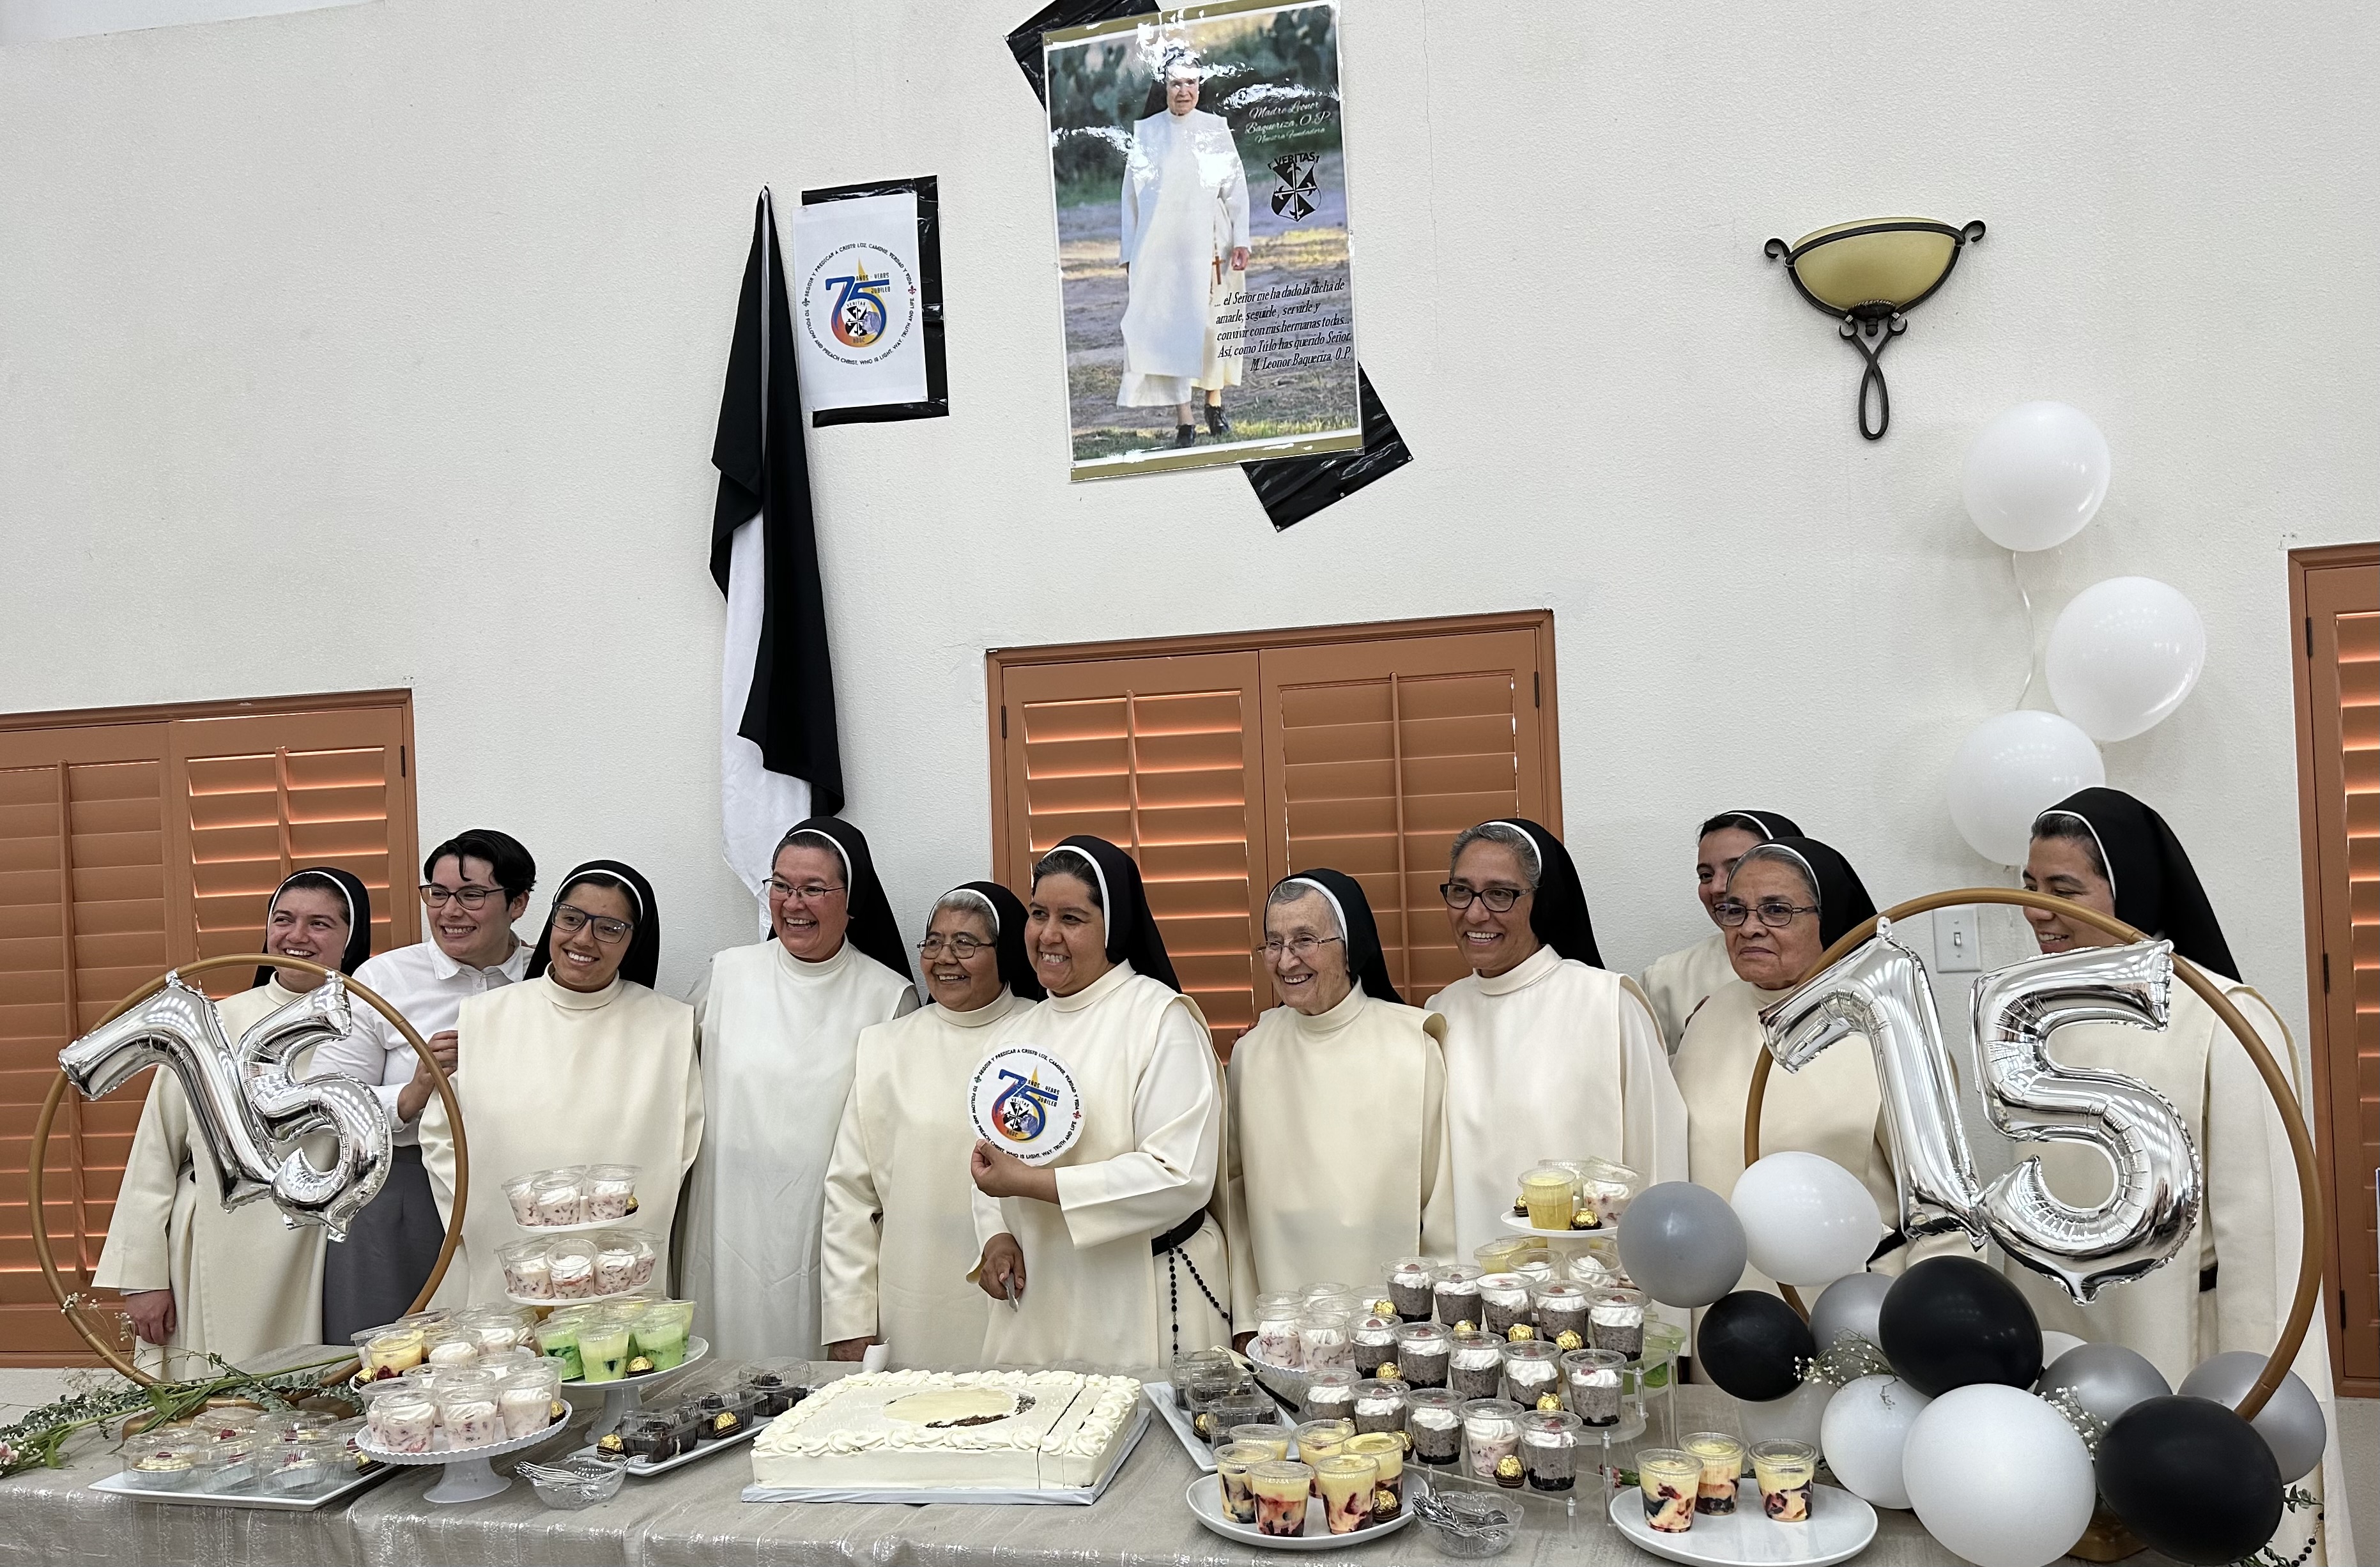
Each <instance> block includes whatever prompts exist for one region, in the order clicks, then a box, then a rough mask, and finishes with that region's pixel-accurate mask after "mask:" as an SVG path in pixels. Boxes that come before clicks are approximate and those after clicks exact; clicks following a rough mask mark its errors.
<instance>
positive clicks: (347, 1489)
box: [85, 1462, 396, 1512]
mask: <svg viewBox="0 0 2380 1567" xmlns="http://www.w3.org/2000/svg"><path fill="white" fill-rule="evenodd" d="M395 1473H396V1471H395V1469H392V1468H390V1467H389V1466H388V1465H386V1464H381V1463H378V1462H375V1463H373V1464H371V1465H370V1467H368V1468H365V1469H362V1470H359V1471H358V1473H357V1475H356V1476H355V1478H353V1479H351V1480H342V1481H340V1482H339V1483H338V1484H337V1485H335V1486H334V1487H332V1488H330V1489H329V1490H326V1491H322V1492H319V1493H317V1494H315V1495H313V1496H274V1495H267V1494H265V1493H264V1492H261V1491H210V1490H200V1489H198V1488H191V1489H188V1490H178V1491H161V1490H155V1489H152V1488H150V1487H147V1486H137V1485H134V1484H133V1483H132V1482H131V1481H130V1480H129V1479H128V1478H127V1477H126V1476H124V1475H123V1474H121V1473H118V1474H114V1475H110V1476H107V1477H105V1478H104V1479H99V1480H93V1481H92V1482H91V1484H90V1485H89V1486H87V1487H85V1489H87V1490H94V1491H103V1492H104V1493H106V1494H107V1495H109V1496H122V1497H129V1498H131V1499H132V1500H134V1501H162V1502H165V1503H167V1504H169V1505H172V1506H177V1507H250V1508H255V1509H257V1510H258V1511H260V1512H313V1511H314V1510H315V1509H316V1508H319V1507H327V1506H329V1505H330V1504H331V1503H332V1502H334V1501H344V1500H346V1499H347V1498H348V1497H351V1496H354V1495H356V1494H357V1493H358V1492H360V1491H364V1490H368V1489H370V1488H371V1487H373V1486H376V1485H378V1484H380V1483H381V1482H382V1481H383V1480H385V1479H387V1478H388V1477H389V1476H391V1475H394V1474H395Z"/></svg>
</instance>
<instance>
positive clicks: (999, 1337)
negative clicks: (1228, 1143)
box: [975, 963, 1231, 1370]
mask: <svg viewBox="0 0 2380 1567" xmlns="http://www.w3.org/2000/svg"><path fill="white" fill-rule="evenodd" d="M1008 1042H1009V1043H1011V1044H1020V1045H1032V1046H1034V1047H1035V1048H1037V1049H1040V1050H1046V1051H1049V1052H1050V1054H1052V1055H1054V1056H1056V1057H1057V1058H1058V1059H1059V1060H1060V1061H1061V1062H1062V1063H1065V1067H1066V1071H1067V1074H1068V1075H1070V1076H1072V1077H1073V1078H1074V1080H1075V1091H1076V1093H1077V1095H1078V1096H1079V1097H1080V1099H1081V1102H1082V1107H1083V1129H1082V1134H1081V1136H1078V1137H1076V1138H1075V1146H1074V1147H1072V1148H1068V1149H1067V1150H1066V1151H1065V1152H1064V1153H1062V1154H1061V1155H1059V1157H1058V1159H1057V1160H1056V1161H1055V1167H1056V1170H1057V1173H1058V1200H1057V1202H1055V1203H1054V1204H1053V1203H1046V1202H1042V1201H1040V1200H1038V1198H1033V1197H1002V1198H1001V1199H999V1200H998V1201H997V1202H994V1201H993V1200H992V1199H991V1198H990V1197H984V1196H982V1195H981V1194H980V1193H978V1194H977V1199H976V1204H975V1211H976V1233H977V1237H978V1239H980V1240H985V1241H988V1240H990V1238H991V1237H992V1236H993V1235H996V1234H999V1233H1002V1232H1003V1231H1004V1232H1006V1233H1009V1234H1011V1235H1014V1237H1016V1242H1017V1245H1019V1246H1021V1247H1022V1248H1023V1249H1024V1252H1025V1294H1024V1298H1023V1299H1022V1300H1021V1301H1020V1302H1019V1303H1018V1305H1017V1307H1016V1308H1015V1309H1014V1310H1012V1309H1010V1308H1009V1307H1008V1306H1006V1305H999V1306H993V1307H992V1309H991V1313H990V1317H991V1326H990V1330H989V1331H987V1332H986V1333H985V1335H984V1344H983V1355H982V1359H983V1363H984V1364H985V1365H987V1366H1050V1365H1054V1364H1056V1363H1057V1362H1059V1361H1074V1360H1079V1361H1085V1362H1088V1363H1090V1364H1093V1365H1097V1366H1102V1367H1111V1368H1127V1367H1128V1368H1134V1369H1142V1370H1146V1369H1148V1368H1152V1367H1163V1366H1166V1365H1168V1364H1169V1363H1170V1362H1171V1359H1172V1355H1173V1354H1174V1353H1175V1347H1176V1341H1177V1339H1178V1341H1179V1347H1180V1348H1181V1349H1183V1350H1193V1349H1208V1348H1212V1347H1215V1346H1217V1345H1222V1344H1226V1343H1228V1342H1230V1338H1231V1323H1230V1321H1229V1320H1228V1318H1226V1317H1225V1315H1224V1313H1223V1310H1222V1309H1220V1308H1221V1307H1226V1306H1229V1304H1230V1303H1229V1301H1228V1300H1227V1299H1226V1298H1225V1297H1224V1292H1225V1291H1227V1290H1229V1289H1230V1287H1231V1273H1230V1268H1229V1264H1228V1262H1227V1260H1226V1257H1225V1252H1224V1245H1223V1221H1222V1219H1221V1217H1220V1214H1218V1213H1217V1212H1216V1211H1215V1209H1216V1208H1218V1207H1220V1203H1217V1202H1216V1201H1215V1200H1214V1198H1215V1193H1216V1181H1215V1172H1216V1170H1217V1168H1218V1166H1219V1164H1220V1161H1221V1159H1222V1153H1223V1143H1224V1140H1225V1135H1224V1095H1223V1083H1222V1073H1221V1070H1220V1067H1219V1066H1218V1064H1217V1063H1216V1061H1215V1050H1214V1045H1213V1042H1212V1039H1211V1038H1210V1037H1209V1035H1208V1031H1207V1020H1206V1018H1204V1017H1203V1016H1201V1015H1200V1014H1199V1012H1198V1006H1197V1003H1196V1002H1193V1001H1191V1000H1190V998H1189V997H1187V996H1184V995H1180V994H1178V993H1176V992H1175V991H1174V990H1171V989H1169V988H1168V987H1167V986H1165V985H1163V984H1161V983H1160V982H1159V981H1158V980H1155V979H1152V978H1148V977H1147V976H1146V975H1143V974H1139V973H1136V972H1135V971H1134V969H1133V966H1132V965H1131V964H1129V963H1119V964H1117V965H1116V966H1114V967H1113V968H1111V969H1109V970H1108V971H1107V972H1106V973H1105V974H1102V975H1100V976H1099V978H1097V979H1094V980H1092V981H1091V982H1090V983H1089V984H1087V985H1086V986H1084V987H1083V988H1082V989H1081V990H1077V991H1075V993H1074V994H1073V995H1071V996H1051V997H1050V998H1049V999H1048V1000H1046V1001H1043V1002H1039V1003H1038V1004H1037V1005H1036V1006H1035V1007H1034V1008H1033V1010H1032V1012H1031V1013H1030V1014H1027V1015H1026V1018H1025V1020H1024V1021H1023V1022H1022V1023H1020V1024H1019V1025H1018V1026H1017V1027H1016V1030H1015V1032H1014V1034H1013V1035H1012V1036H1011V1037H1010V1039H1009V1041H1008ZM1193 1221H1196V1230H1195V1231H1194V1232H1193V1233H1191V1234H1190V1235H1189V1236H1188V1237H1187V1238H1185V1239H1184V1240H1182V1241H1181V1242H1180V1243H1179V1244H1178V1245H1177V1247H1176V1248H1175V1250H1174V1252H1173V1253H1172V1254H1171V1255H1164V1256H1160V1255H1158V1254H1157V1253H1156V1252H1154V1251H1153V1250H1152V1249H1151V1248H1152V1243H1154V1242H1156V1241H1158V1240H1160V1239H1164V1238H1166V1237H1168V1236H1170V1235H1172V1234H1174V1233H1179V1231H1180V1230H1181V1229H1182V1228H1184V1226H1186V1225H1189V1224H1190V1223H1192V1222H1193ZM1201 1281H1203V1286H1202V1283H1201ZM1210 1293H1211V1294H1212V1295H1213V1296H1214V1297H1215V1298H1214V1299H1213V1300H1212V1301H1211V1302H1210V1301H1209V1299H1208V1295H1209V1294H1210Z"/></svg>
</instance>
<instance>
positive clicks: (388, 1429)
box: [366, 1379, 438, 1452]
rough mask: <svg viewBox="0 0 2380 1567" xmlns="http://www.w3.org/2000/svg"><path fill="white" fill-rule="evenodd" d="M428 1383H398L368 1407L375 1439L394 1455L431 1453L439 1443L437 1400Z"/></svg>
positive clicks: (393, 1384)
mask: <svg viewBox="0 0 2380 1567" xmlns="http://www.w3.org/2000/svg"><path fill="white" fill-rule="evenodd" d="M428 1384H429V1379H423V1380H422V1381H412V1382H408V1381H404V1380H401V1379H400V1380H398V1381H396V1382H394V1383H391V1384H390V1385H389V1391H387V1392H385V1393H383V1394H382V1395H381V1396H380V1397H378V1398H376V1399H374V1400H373V1401H372V1402H371V1403H370V1405H369V1406H368V1407H369V1414H368V1415H367V1416H366V1417H367V1419H368V1420H369V1421H370V1425H371V1430H372V1439H373V1440H375V1441H377V1442H378V1443H380V1445H381V1446H383V1447H384V1448H387V1449H388V1450H389V1451H390V1452H429V1451H430V1450H431V1448H432V1447H433V1446H435V1445H436V1444H437V1440H438V1398H437V1395H436V1394H435V1393H434V1392H433V1391H431V1386H430V1385H428Z"/></svg>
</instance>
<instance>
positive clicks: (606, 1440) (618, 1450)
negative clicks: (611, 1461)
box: [595, 1431, 628, 1456]
mask: <svg viewBox="0 0 2380 1567" xmlns="http://www.w3.org/2000/svg"><path fill="white" fill-rule="evenodd" d="M595 1451H596V1452H601V1453H604V1454H607V1455H618V1456H625V1455H626V1453H627V1451H628V1444H627V1443H626V1442H625V1441H623V1440H621V1439H620V1433H619V1432H617V1431H606V1432H604V1433H603V1435H602V1436H601V1437H599V1438H597V1439H596V1441H595Z"/></svg>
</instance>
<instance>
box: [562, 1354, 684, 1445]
mask: <svg viewBox="0 0 2380 1567" xmlns="http://www.w3.org/2000/svg"><path fill="white" fill-rule="evenodd" d="M709 1354H710V1340H709V1339H706V1338H704V1337H703V1336H702V1335H701V1334H699V1333H689V1334H687V1335H686V1358H685V1359H684V1360H681V1361H679V1362H678V1363H677V1364H676V1365H675V1366H673V1367H670V1368H669V1369H668V1370H666V1371H647V1372H644V1373H642V1374H640V1375H638V1376H635V1377H623V1378H621V1379H618V1380H617V1381H613V1382H565V1383H563V1384H562V1396H563V1397H564V1398H566V1399H568V1400H570V1401H571V1402H572V1403H579V1402H580V1401H582V1400H585V1401H590V1402H591V1401H592V1400H593V1398H594V1397H595V1395H597V1394H598V1393H600V1394H601V1395H602V1398H603V1413H602V1414H601V1415H599V1416H597V1418H596V1421H595V1425H594V1427H593V1429H592V1430H591V1432H590V1433H589V1434H590V1435H593V1436H598V1437H600V1436H601V1435H602V1434H603V1433H604V1432H606V1431H608V1430H610V1429H611V1428H612V1427H614V1426H617V1425H618V1424H619V1423H620V1421H621V1418H622V1417H623V1416H624V1415H626V1414H627V1413H628V1412H629V1411H630V1410H633V1409H635V1408H636V1407H637V1405H638V1404H640V1403H643V1402H644V1399H645V1390H646V1389H647V1388H650V1387H652V1386H653V1385H655V1384H656V1383H659V1382H662V1381H665V1380H667V1379H670V1378H672V1377H674V1376H676V1375H677V1374H678V1373H679V1372H681V1371H683V1370H685V1369H686V1367H689V1366H691V1365H693V1364H694V1363H695V1362H696V1361H698V1360H701V1359H704V1358H705V1357H707V1356H708V1355H709Z"/></svg>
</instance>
